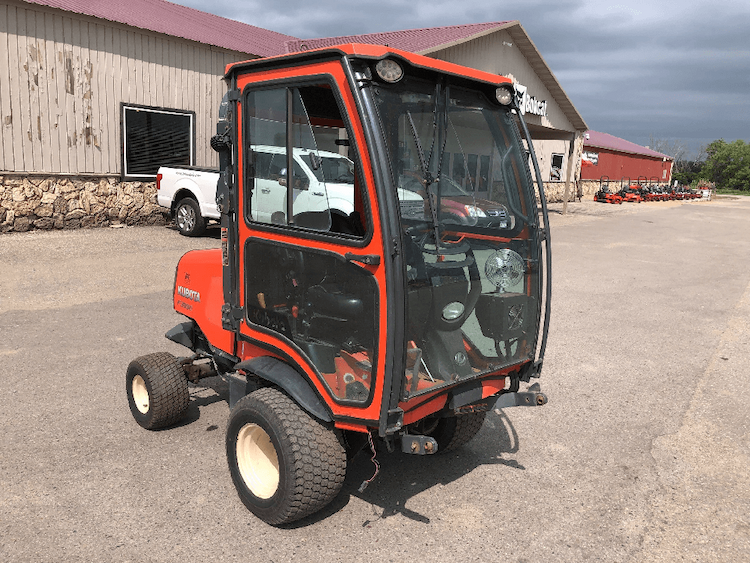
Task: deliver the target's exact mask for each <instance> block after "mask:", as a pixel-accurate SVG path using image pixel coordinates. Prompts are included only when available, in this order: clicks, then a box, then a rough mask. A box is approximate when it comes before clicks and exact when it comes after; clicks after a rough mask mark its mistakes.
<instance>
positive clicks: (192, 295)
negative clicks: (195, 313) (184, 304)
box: [177, 285, 201, 303]
mask: <svg viewBox="0 0 750 563" xmlns="http://www.w3.org/2000/svg"><path fill="white" fill-rule="evenodd" d="M177 294H178V295H182V296H183V297H184V298H185V299H190V300H191V301H195V302H196V303H200V302H201V294H200V293H198V292H197V291H193V290H192V289H188V288H187V287H182V286H181V285H178V286H177Z"/></svg>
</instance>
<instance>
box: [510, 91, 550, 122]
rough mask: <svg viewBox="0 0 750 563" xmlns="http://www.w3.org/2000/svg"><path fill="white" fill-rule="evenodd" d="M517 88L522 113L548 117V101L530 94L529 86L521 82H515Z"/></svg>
mask: <svg viewBox="0 0 750 563" xmlns="http://www.w3.org/2000/svg"><path fill="white" fill-rule="evenodd" d="M514 86H515V88H516V96H518V107H519V108H520V109H521V113H522V114H527V113H530V114H532V115H541V116H542V117H547V102H546V100H545V101H540V100H537V99H536V98H535V97H534V96H530V95H529V92H528V88H527V87H526V86H523V85H521V84H518V83H516V84H514Z"/></svg>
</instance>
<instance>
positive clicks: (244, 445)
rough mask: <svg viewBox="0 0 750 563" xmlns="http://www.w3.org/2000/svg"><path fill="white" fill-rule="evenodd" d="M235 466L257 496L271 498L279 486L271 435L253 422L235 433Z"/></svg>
mask: <svg viewBox="0 0 750 563" xmlns="http://www.w3.org/2000/svg"><path fill="white" fill-rule="evenodd" d="M237 467H238V468H239V470H240V475H241V477H242V480H243V481H244V482H245V485H247V488H248V489H250V491H251V492H252V493H253V494H254V495H255V496H256V497H258V498H261V499H268V498H271V497H272V496H273V495H274V493H275V492H276V489H278V488H279V458H278V455H277V454H276V448H274V446H273V443H272V442H271V437H270V436H269V435H268V434H267V433H266V431H265V430H263V429H262V428H261V427H260V426H258V425H257V424H254V423H248V424H245V426H243V427H242V429H241V430H240V431H239V434H238V435H237Z"/></svg>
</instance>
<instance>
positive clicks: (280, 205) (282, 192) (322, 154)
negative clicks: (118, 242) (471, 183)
mask: <svg viewBox="0 0 750 563" xmlns="http://www.w3.org/2000/svg"><path fill="white" fill-rule="evenodd" d="M311 152H312V151H310V149H302V148H295V149H294V170H293V174H292V177H293V179H294V182H295V189H294V190H293V191H294V204H293V205H294V213H295V215H296V214H297V213H299V212H304V211H324V210H326V209H338V210H339V211H341V212H342V213H344V214H345V215H349V214H350V213H352V212H353V211H354V163H353V162H352V161H351V160H349V159H348V158H346V157H345V156H342V155H340V154H337V153H334V152H328V151H321V150H318V151H315V152H314V154H315V155H316V156H315V158H314V159H313V160H314V161H316V164H317V166H316V167H315V168H313V160H311V158H310V154H311ZM253 158H254V160H255V169H256V173H255V175H256V177H255V180H254V183H255V186H254V188H253V197H252V199H251V201H252V203H251V209H250V215H251V218H252V219H253V220H255V221H259V222H262V223H274V222H276V219H275V218H276V217H277V216H278V214H279V212H280V210H284V209H286V194H287V189H286V178H285V174H286V156H285V152H284V148H283V147H276V146H266V145H255V146H253ZM218 180H219V172H218V170H215V169H210V168H198V167H184V168H172V167H167V166H162V167H161V168H159V171H158V173H157V176H156V194H157V201H158V203H159V205H161V206H162V207H166V208H168V209H169V210H170V214H171V216H172V217H174V220H175V223H176V224H177V228H178V229H179V231H180V233H181V234H183V235H185V236H199V235H201V234H202V233H203V232H204V231H205V228H206V224H207V223H208V221H209V220H211V219H216V220H218V219H219V218H220V214H219V211H218V209H217V207H216V184H217V182H218ZM298 186H299V188H300V189H296V188H297V187H298ZM398 196H399V200H400V201H401V206H402V208H404V207H405V206H407V207H410V208H413V207H415V206H416V207H418V208H419V209H418V211H417V213H418V214H422V213H423V212H424V211H423V210H424V200H423V198H422V197H421V196H419V195H418V194H416V193H414V192H412V191H410V190H408V189H399V194H398ZM281 214H282V215H283V212H282V213H281ZM411 214H412V215H413V214H414V211H411Z"/></svg>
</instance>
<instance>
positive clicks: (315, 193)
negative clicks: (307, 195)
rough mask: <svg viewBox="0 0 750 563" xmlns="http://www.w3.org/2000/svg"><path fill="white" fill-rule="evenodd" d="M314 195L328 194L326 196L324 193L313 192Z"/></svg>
mask: <svg viewBox="0 0 750 563" xmlns="http://www.w3.org/2000/svg"><path fill="white" fill-rule="evenodd" d="M312 195H317V196H324V195H326V194H324V193H323V192H312Z"/></svg>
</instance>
